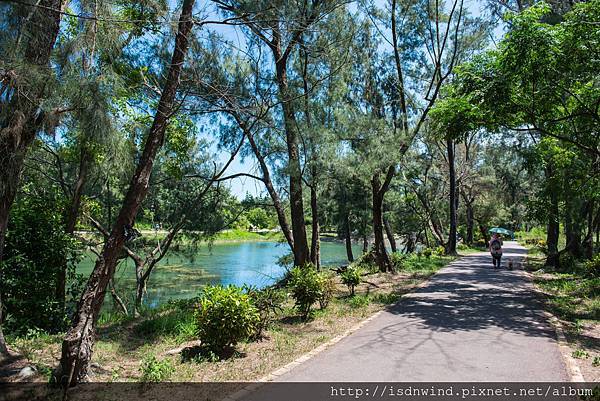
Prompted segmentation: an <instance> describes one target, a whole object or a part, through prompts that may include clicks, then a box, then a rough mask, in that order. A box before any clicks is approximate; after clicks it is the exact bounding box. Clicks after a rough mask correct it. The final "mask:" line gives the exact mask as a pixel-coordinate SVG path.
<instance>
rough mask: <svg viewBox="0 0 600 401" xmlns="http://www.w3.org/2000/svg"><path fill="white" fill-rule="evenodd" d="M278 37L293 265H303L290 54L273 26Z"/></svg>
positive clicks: (276, 48) (306, 254) (304, 247)
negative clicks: (284, 55)
mask: <svg viewBox="0 0 600 401" xmlns="http://www.w3.org/2000/svg"><path fill="white" fill-rule="evenodd" d="M273 36H274V37H277V38H278V39H276V44H275V46H274V48H273V49H274V50H273V52H274V56H275V70H276V76H277V85H278V89H279V95H280V97H281V102H282V104H281V106H282V108H283V123H284V126H285V135H286V144H287V151H288V166H287V168H288V174H289V175H290V179H289V184H290V194H289V196H290V214H291V217H292V234H293V236H294V266H304V265H305V264H307V263H308V262H309V261H310V255H309V253H310V252H309V249H308V241H307V239H306V226H305V219H304V203H303V199H302V169H301V168H300V154H299V152H298V132H297V127H298V123H297V121H296V115H295V112H294V108H293V104H292V102H293V96H291V95H290V94H289V93H288V92H289V88H288V81H287V58H286V57H283V53H282V51H281V42H280V38H279V31H278V30H274V33H273Z"/></svg>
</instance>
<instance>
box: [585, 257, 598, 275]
mask: <svg viewBox="0 0 600 401" xmlns="http://www.w3.org/2000/svg"><path fill="white" fill-rule="evenodd" d="M583 267H584V271H585V274H586V275H587V276H590V277H600V254H598V255H596V256H595V257H594V258H593V259H591V260H588V261H587V262H585V264H584V265H583Z"/></svg>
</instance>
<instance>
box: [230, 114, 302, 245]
mask: <svg viewBox="0 0 600 401" xmlns="http://www.w3.org/2000/svg"><path fill="white" fill-rule="evenodd" d="M238 124H239V125H240V127H241V128H242V130H244V132H245V133H246V136H247V137H248V142H249V143H250V147H251V148H252V151H253V152H254V155H255V156H256V159H257V160H258V165H259V166H260V169H261V172H262V182H263V183H264V184H265V187H266V188H267V192H268V193H269V196H270V197H271V200H272V201H273V207H274V208H275V212H276V213H277V221H278V222H279V226H280V227H281V231H282V232H283V236H284V237H285V239H286V241H287V243H288V245H289V246H290V250H291V251H292V252H294V238H293V237H292V232H291V230H290V226H289V224H288V222H287V217H286V216H285V210H284V208H283V204H282V202H281V198H280V197H279V194H278V193H277V191H276V190H275V187H274V186H273V181H272V180H271V173H270V172H269V166H267V163H266V162H265V158H264V157H263V155H262V153H261V152H260V149H259V148H258V145H257V144H256V141H255V140H254V136H253V135H252V132H250V131H249V130H248V128H247V126H246V124H245V123H244V122H242V121H241V120H238Z"/></svg>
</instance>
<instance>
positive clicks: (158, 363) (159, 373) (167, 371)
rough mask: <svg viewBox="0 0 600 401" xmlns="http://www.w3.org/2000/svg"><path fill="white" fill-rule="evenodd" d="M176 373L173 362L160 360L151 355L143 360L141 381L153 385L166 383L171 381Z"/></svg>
mask: <svg viewBox="0 0 600 401" xmlns="http://www.w3.org/2000/svg"><path fill="white" fill-rule="evenodd" d="M174 371H175V368H174V367H173V364H172V363H171V361H169V360H168V359H162V360H158V359H157V358H156V355H154V354H150V355H147V356H146V357H145V358H144V359H143V360H142V366H141V367H140V372H141V373H142V376H141V377H140V380H141V381H143V382H153V383H157V382H162V381H166V380H169V378H170V377H171V375H172V374H173V372H174Z"/></svg>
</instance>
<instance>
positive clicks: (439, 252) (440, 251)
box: [434, 245, 446, 256]
mask: <svg viewBox="0 0 600 401" xmlns="http://www.w3.org/2000/svg"><path fill="white" fill-rule="evenodd" d="M434 252H435V254H436V255H437V256H444V255H445V254H446V249H445V248H444V247H443V246H441V245H440V246H438V247H437V248H435V251H434Z"/></svg>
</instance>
